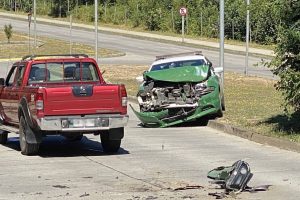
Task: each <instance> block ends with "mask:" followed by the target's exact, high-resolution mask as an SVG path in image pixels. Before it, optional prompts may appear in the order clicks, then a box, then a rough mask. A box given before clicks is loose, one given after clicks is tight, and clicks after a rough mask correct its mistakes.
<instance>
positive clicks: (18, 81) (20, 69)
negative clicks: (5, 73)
mask: <svg viewBox="0 0 300 200" xmlns="http://www.w3.org/2000/svg"><path fill="white" fill-rule="evenodd" d="M24 72H25V66H24V65H19V67H18V70H17V72H16V73H17V74H16V85H17V86H20V85H21V84H22V81H23V77H24Z"/></svg>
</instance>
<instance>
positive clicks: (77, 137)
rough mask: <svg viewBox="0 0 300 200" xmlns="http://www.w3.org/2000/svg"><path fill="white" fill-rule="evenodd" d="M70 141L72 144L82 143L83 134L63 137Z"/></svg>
mask: <svg viewBox="0 0 300 200" xmlns="http://www.w3.org/2000/svg"><path fill="white" fill-rule="evenodd" d="M63 136H64V137H65V138H66V139H67V140H68V141H71V142H76V141H80V140H81V139H82V138H83V135H82V134H74V135H72V134H69V135H63Z"/></svg>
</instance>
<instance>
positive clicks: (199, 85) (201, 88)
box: [195, 81, 207, 91]
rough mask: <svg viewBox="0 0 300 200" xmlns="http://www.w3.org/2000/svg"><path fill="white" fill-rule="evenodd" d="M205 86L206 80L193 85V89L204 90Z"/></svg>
mask: <svg viewBox="0 0 300 200" xmlns="http://www.w3.org/2000/svg"><path fill="white" fill-rule="evenodd" d="M206 88H207V81H205V82H202V83H198V84H196V85H195V90H200V91H201V90H205V89H206Z"/></svg>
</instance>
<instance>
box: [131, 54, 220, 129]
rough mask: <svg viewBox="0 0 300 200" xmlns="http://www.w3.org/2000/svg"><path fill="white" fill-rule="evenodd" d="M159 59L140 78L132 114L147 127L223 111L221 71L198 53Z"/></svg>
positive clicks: (170, 123) (160, 125) (218, 114)
mask: <svg viewBox="0 0 300 200" xmlns="http://www.w3.org/2000/svg"><path fill="white" fill-rule="evenodd" d="M190 54H191V53H185V54H174V55H167V56H158V57H157V60H156V61H155V62H154V63H153V64H152V65H151V67H150V69H149V70H148V71H146V72H144V74H143V76H142V77H137V80H138V81H139V82H142V84H141V85H140V87H139V91H138V94H137V98H138V103H139V106H140V111H139V112H138V111H136V110H134V109H133V108H132V109H133V111H134V113H135V114H136V116H137V117H138V118H139V119H140V121H141V122H142V124H143V125H144V126H146V127H168V126H172V125H176V124H180V123H183V122H188V121H192V120H195V119H197V118H201V117H203V116H206V115H214V116H219V117H221V116H222V110H224V109H225V104H224V97H223V84H222V78H221V77H222V72H223V69H221V68H215V69H214V68H213V67H212V63H211V62H210V61H209V60H208V59H207V58H206V57H205V56H203V55H202V54H201V53H200V52H193V55H190Z"/></svg>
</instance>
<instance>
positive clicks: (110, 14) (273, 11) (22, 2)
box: [0, 0, 280, 49]
mask: <svg viewBox="0 0 300 200" xmlns="http://www.w3.org/2000/svg"><path fill="white" fill-rule="evenodd" d="M277 1H278V0H276V1H272V0H252V1H251V6H250V7H249V9H250V13H251V39H250V40H251V42H252V43H251V44H252V46H255V47H260V48H268V49H273V48H274V43H275V42H276V39H277V33H278V26H279V24H280V18H279V15H278V12H277V10H278V6H279V3H278V2H277ZM15 2H16V3H15ZM32 2H33V1H26V0H3V1H2V2H0V8H2V9H4V10H7V11H16V12H23V13H28V12H29V11H30V9H32V7H33V6H32ZM36 2H37V14H38V15H40V16H49V17H54V18H60V19H67V16H68V15H69V14H72V18H73V20H74V21H77V22H83V23H93V21H94V0H69V2H70V4H69V6H68V1H61V0H52V1H45V0H36ZM98 2H99V9H98V10H99V22H100V24H101V25H108V26H115V27H118V28H120V27H122V28H124V29H133V28H134V29H135V30H138V31H155V32H158V33H160V34H170V35H180V34H181V16H180V14H179V8H180V7H182V6H185V7H187V9H188V16H187V17H186V18H185V20H186V26H185V29H186V30H185V33H186V36H187V37H191V38H198V39H199V38H201V39H204V40H212V41H214V40H215V39H217V38H218V37H219V22H218V19H219V1H215V0H199V1H189V0H167V1H156V0H99V1H98ZM68 8H69V12H68ZM246 10H247V6H246V3H245V1H244V0H227V1H225V22H226V24H225V38H226V41H227V42H228V43H231V44H237V45H244V44H243V42H244V41H245V35H246Z"/></svg>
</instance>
